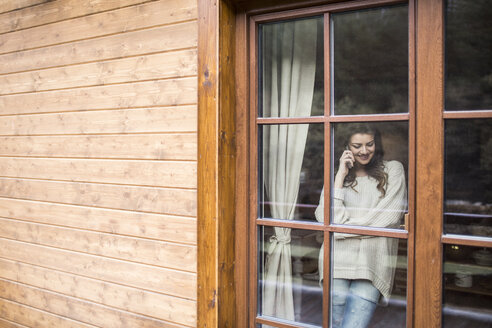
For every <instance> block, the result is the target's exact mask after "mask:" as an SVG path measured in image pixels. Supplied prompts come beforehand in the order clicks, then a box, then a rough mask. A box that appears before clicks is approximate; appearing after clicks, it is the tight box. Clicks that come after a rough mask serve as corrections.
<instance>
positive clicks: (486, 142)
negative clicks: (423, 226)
mask: <svg viewBox="0 0 492 328" xmlns="http://www.w3.org/2000/svg"><path fill="white" fill-rule="evenodd" d="M445 145H446V146H445V147H446V150H445V188H446V189H445V197H446V202H445V216H444V228H445V231H446V233H452V234H463V235H475V236H488V237H492V179H491V178H492V150H491V149H492V119H469V120H448V121H446V127H445Z"/></svg>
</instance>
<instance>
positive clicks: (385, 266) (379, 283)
mask: <svg viewBox="0 0 492 328" xmlns="http://www.w3.org/2000/svg"><path fill="white" fill-rule="evenodd" d="M332 271H333V272H332V283H331V294H330V295H331V302H330V303H331V309H332V310H331V326H332V327H342V326H343V327H366V325H367V327H379V328H381V327H388V328H389V327H391V328H394V327H405V322H406V284H407V242H406V240H399V239H396V238H387V237H371V236H361V235H352V234H344V233H334V234H333V255H332ZM381 305H384V306H381ZM356 322H359V324H360V326H358V325H355V323H356ZM364 322H365V323H366V324H362V323H364Z"/></svg>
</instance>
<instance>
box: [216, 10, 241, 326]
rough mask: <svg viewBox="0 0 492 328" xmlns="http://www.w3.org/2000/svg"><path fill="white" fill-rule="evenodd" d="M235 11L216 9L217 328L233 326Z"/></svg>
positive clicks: (234, 316) (234, 322)
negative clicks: (217, 106)
mask: <svg viewBox="0 0 492 328" xmlns="http://www.w3.org/2000/svg"><path fill="white" fill-rule="evenodd" d="M235 20H236V15H235V8H234V6H233V5H232V4H231V3H230V2H229V1H221V2H220V7H219V48H218V49H217V51H218V53H219V71H218V72H219V98H218V100H219V113H218V114H219V115H218V123H219V131H218V132H219V133H218V135H217V138H218V140H219V144H218V145H219V152H218V177H219V181H218V182H219V185H218V192H219V203H218V204H217V205H218V212H219V217H218V219H219V221H218V241H219V244H218V246H219V249H218V257H219V260H218V274H219V292H218V296H219V309H218V311H219V322H218V323H219V325H218V326H219V327H224V328H227V327H236V326H237V325H236V312H237V311H236V302H235V298H236V294H235V289H234V255H235V241H236V240H235V235H234V231H235V216H234V214H235V212H236V204H235V191H236V179H235V178H236V113H235V109H236V102H235V100H236V97H235V93H236V85H235V83H234V81H235V58H236V57H235V32H236V26H235Z"/></svg>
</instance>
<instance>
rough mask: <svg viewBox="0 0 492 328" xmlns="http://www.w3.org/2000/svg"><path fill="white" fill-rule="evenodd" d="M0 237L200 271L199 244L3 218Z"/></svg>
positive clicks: (183, 269)
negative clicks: (197, 249) (198, 259)
mask: <svg viewBox="0 0 492 328" xmlns="http://www.w3.org/2000/svg"><path fill="white" fill-rule="evenodd" d="M0 225H1V226H2V229H1V230H0V237H1V238H7V239H13V240H18V241H23V242H26V243H32V244H39V245H44V246H51V247H56V248H62V249H66V250H71V251H75V252H82V253H88V254H93V255H100V256H105V257H110V258H115V259H121V260H127V261H134V262H138V263H144V264H150V265H155V266H161V267H165V268H170V269H176V270H182V271H189V272H196V247H195V246H191V245H180V244H176V243H169V242H162V241H156V240H147V239H139V238H135V237H126V236H115V235H112V234H107V233H101V232H91V231H83V230H75V229H70V228H61V227H53V226H47V225H44V224H38V223H27V222H22V221H16V220H10V219H4V218H0Z"/></svg>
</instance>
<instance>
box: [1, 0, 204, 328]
mask: <svg viewBox="0 0 492 328" xmlns="http://www.w3.org/2000/svg"><path fill="white" fill-rule="evenodd" d="M22 1H37V0H20V2H22ZM1 4H2V3H1V0H0V5H1ZM197 26H198V24H197V2H196V1H195V0H158V1H154V0H151V1H148V0H117V1H116V0H104V1H102V0H91V1H78V0H56V1H50V2H47V3H44V4H41V5H36V6H33V7H29V8H23V9H18V10H15V11H10V12H6V13H3V14H1V13H0V62H1V63H2V65H0V108H1V109H0V226H2V229H0V230H1V231H0V248H1V249H0V318H1V319H0V327H3V326H6V327H9V328H11V327H15V328H20V327H23V328H24V327H30V328H38V327H41V328H43V327H69V328H70V327H77V328H78V327H118V328H119V327H122V328H124V327H130V328H133V327H170V328H184V327H196V326H197V311H196V308H197V302H196V299H197V296H196V295H197V230H196V223H197V219H196V215H197V211H196V208H197V204H196V202H197V201H196V197H197V196H196V194H197V191H196V188H197V181H196V177H197V162H196V161H197V114H198V112H197V105H196V103H197V78H196V75H197V48H196V46H197ZM6 32H8V33H6ZM18 326H19V327H18Z"/></svg>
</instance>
